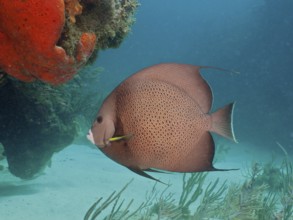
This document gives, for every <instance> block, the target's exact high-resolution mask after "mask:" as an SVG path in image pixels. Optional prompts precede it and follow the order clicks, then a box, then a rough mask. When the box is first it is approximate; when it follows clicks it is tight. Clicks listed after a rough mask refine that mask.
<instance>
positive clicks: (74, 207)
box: [0, 144, 264, 220]
mask: <svg viewBox="0 0 293 220" xmlns="http://www.w3.org/2000/svg"><path fill="white" fill-rule="evenodd" d="M231 148H232V149H231V151H230V152H229V154H228V155H226V156H225V160H224V161H222V162H218V163H216V164H215V166H216V167H218V168H242V167H247V166H249V165H250V164H251V160H254V159H255V160H259V158H258V157H262V158H263V156H264V155H263V154H261V152H259V153H260V154H258V153H255V151H253V152H250V151H249V150H248V148H247V147H246V146H244V145H239V144H238V145H234V144H233V146H231ZM244 158H246V159H244ZM243 171H244V170H243V169H242V170H240V171H229V172H213V173H210V174H209V175H208V179H209V180H211V181H213V180H215V178H217V177H219V178H220V179H221V181H224V180H226V179H229V180H230V181H243V176H242V174H243ZM151 175H153V176H154V177H157V178H158V179H160V180H162V181H163V182H166V183H171V184H172V186H171V187H170V189H169V191H170V192H175V196H176V197H177V196H179V195H180V192H181V186H182V174H157V173H151ZM132 178H133V179H134V181H133V182H132V183H131V185H130V186H129V187H128V188H127V190H126V191H125V192H124V193H123V195H122V197H123V198H126V199H127V200H128V201H130V199H132V198H134V199H135V203H134V204H135V205H138V204H140V202H142V201H143V200H144V198H145V195H146V192H147V191H149V190H150V189H151V188H152V187H153V185H154V181H152V180H149V179H146V178H143V177H140V176H138V175H136V174H135V173H133V172H131V171H129V170H128V169H126V168H124V167H122V166H120V165H118V164H116V163H115V162H113V161H111V160H110V159H108V158H107V157H106V156H104V155H103V154H102V153H101V152H100V151H99V150H97V149H93V148H90V147H88V146H82V145H72V146H70V147H68V148H66V149H65V150H63V151H61V152H60V153H58V154H56V155H54V157H53V159H52V166H51V167H50V168H47V169H46V170H45V173H44V175H41V176H39V177H38V178H36V179H34V180H30V181H23V180H19V179H18V178H15V177H13V176H11V175H10V174H9V173H8V172H7V171H6V172H3V171H2V172H0V180H1V181H0V219H1V220H2V219H3V220H22V219H23V220H26V219H30V220H40V219H42V220H52V219H54V220H81V219H83V217H84V215H85V213H86V211H87V210H88V208H89V207H90V206H91V205H92V204H93V202H95V201H96V200H97V199H98V198H100V197H104V198H107V197H108V196H109V195H110V194H111V193H112V192H113V191H114V190H116V191H119V190H120V189H121V188H122V187H123V186H124V185H125V184H126V183H127V182H129V181H130V180H131V179H132ZM157 187H158V189H164V188H165V186H164V185H163V184H157Z"/></svg>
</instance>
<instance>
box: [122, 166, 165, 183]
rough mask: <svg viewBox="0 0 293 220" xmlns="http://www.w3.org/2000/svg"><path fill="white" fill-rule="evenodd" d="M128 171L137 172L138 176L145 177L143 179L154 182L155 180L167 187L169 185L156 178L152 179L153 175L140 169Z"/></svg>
mask: <svg viewBox="0 0 293 220" xmlns="http://www.w3.org/2000/svg"><path fill="white" fill-rule="evenodd" d="M127 168H128V169H130V170H131V171H132V172H135V173H136V174H138V175H140V176H143V177H146V178H149V179H152V180H155V181H157V182H160V183H163V184H165V185H168V184H166V183H164V182H162V181H160V180H158V179H156V178H154V177H152V176H151V175H149V174H147V173H145V172H144V171H143V170H141V169H139V168H133V167H127Z"/></svg>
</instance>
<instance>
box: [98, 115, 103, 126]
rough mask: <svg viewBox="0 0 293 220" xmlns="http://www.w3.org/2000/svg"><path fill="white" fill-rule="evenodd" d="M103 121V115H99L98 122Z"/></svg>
mask: <svg viewBox="0 0 293 220" xmlns="http://www.w3.org/2000/svg"><path fill="white" fill-rule="evenodd" d="M102 121H103V117H102V116H99V117H97V122H98V123H99V124H100V123H102Z"/></svg>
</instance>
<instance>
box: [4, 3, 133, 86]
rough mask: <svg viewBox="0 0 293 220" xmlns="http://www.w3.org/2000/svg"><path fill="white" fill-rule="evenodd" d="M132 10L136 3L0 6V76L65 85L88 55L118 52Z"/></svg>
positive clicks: (5, 4)
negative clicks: (115, 50) (112, 50)
mask: <svg viewBox="0 0 293 220" xmlns="http://www.w3.org/2000/svg"><path fill="white" fill-rule="evenodd" d="M136 7H137V1H136V0H80V1H78V0H65V1H64V0H50V1H43V0H27V1H22V0H15V1H7V0H0V50H1V53H0V71H1V70H2V71H4V72H6V73H7V74H9V75H11V76H13V77H15V78H17V79H19V80H22V81H25V82H31V81H34V80H35V79H40V80H42V81H43V82H47V83H50V84H60V83H64V82H66V81H68V80H69V79H71V78H72V77H73V75H74V74H76V73H77V71H78V70H79V69H80V68H81V67H82V66H83V65H84V64H85V63H86V62H87V61H88V59H89V58H90V57H91V55H92V53H95V54H96V53H97V52H98V50H99V49H106V48H110V47H118V46H119V44H120V43H121V42H122V40H123V38H124V37H125V36H126V35H127V33H128V32H129V30H130V26H131V24H132V23H133V21H134V18H133V13H134V11H135V9H136ZM16 8H17V10H15V9H16ZM94 57H96V56H94Z"/></svg>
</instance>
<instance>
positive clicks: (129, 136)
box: [108, 134, 132, 142]
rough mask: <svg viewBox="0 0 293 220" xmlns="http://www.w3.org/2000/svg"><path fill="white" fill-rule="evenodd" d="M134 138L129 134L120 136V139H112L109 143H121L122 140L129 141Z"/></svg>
mask: <svg viewBox="0 0 293 220" xmlns="http://www.w3.org/2000/svg"><path fill="white" fill-rule="evenodd" d="M131 137H132V134H127V135H123V136H118V137H111V138H109V139H108V141H110V142H113V141H120V140H128V139H130V138H131Z"/></svg>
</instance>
